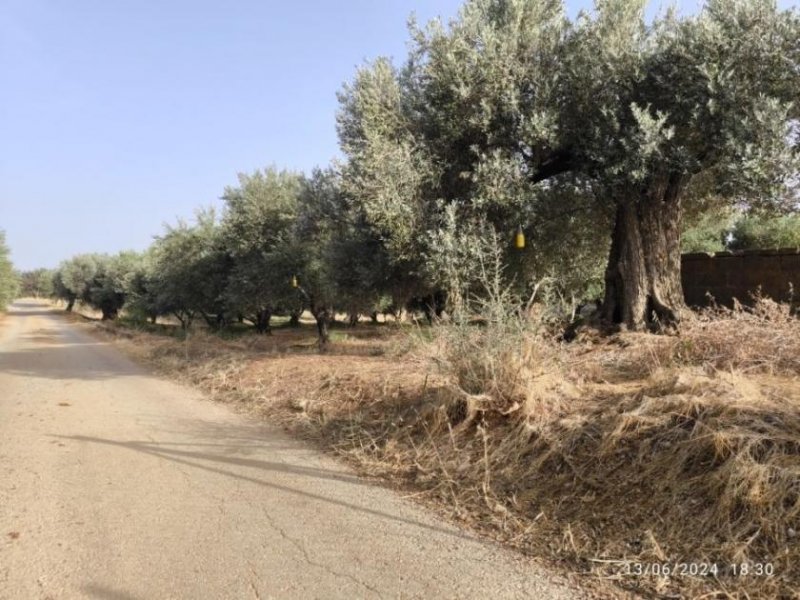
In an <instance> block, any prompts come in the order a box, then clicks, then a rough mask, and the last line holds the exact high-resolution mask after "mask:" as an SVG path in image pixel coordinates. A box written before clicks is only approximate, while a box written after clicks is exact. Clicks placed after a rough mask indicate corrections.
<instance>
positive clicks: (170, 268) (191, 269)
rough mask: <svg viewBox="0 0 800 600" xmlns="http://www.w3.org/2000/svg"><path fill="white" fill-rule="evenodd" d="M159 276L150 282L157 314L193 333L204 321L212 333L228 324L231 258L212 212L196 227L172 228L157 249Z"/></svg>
mask: <svg viewBox="0 0 800 600" xmlns="http://www.w3.org/2000/svg"><path fill="white" fill-rule="evenodd" d="M153 253H154V259H153V260H154V269H153V271H154V274H153V278H152V280H150V282H149V284H148V285H149V286H150V290H151V291H150V292H149V293H151V294H153V297H152V302H153V303H154V305H155V306H157V307H158V312H160V313H162V314H171V315H173V316H174V317H175V318H177V319H178V321H179V322H180V324H181V328H182V329H184V330H188V329H190V328H191V326H192V323H193V322H194V320H195V319H196V318H197V317H198V316H200V317H203V318H204V319H205V320H206V322H207V323H208V325H209V326H210V327H213V328H217V327H219V326H221V325H222V324H223V323H224V321H225V318H226V315H225V312H226V300H225V286H226V284H227V279H228V276H229V272H230V257H229V256H228V254H227V252H226V250H225V248H224V245H223V244H222V238H221V228H220V226H219V224H218V222H217V218H216V215H215V213H214V211H212V210H200V211H198V212H197V215H196V220H195V223H193V224H188V223H186V222H183V221H181V222H179V223H178V224H177V225H176V226H174V227H167V228H166V232H165V233H164V234H163V235H162V236H160V237H158V238H156V241H155V243H154V247H153Z"/></svg>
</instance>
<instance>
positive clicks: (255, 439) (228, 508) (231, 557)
mask: <svg viewBox="0 0 800 600" xmlns="http://www.w3.org/2000/svg"><path fill="white" fill-rule="evenodd" d="M141 339H142V338H140V340H141ZM373 597H377V598H486V597H492V598H531V597H535V598H554V599H563V600H568V599H571V598H575V597H578V598H583V597H586V594H585V593H584V592H583V591H582V590H581V589H580V588H578V587H577V586H576V585H574V584H571V583H569V582H568V581H567V580H566V579H565V578H562V577H557V576H555V575H553V574H552V573H551V572H550V571H549V570H548V569H545V568H544V567H542V566H541V565H540V564H538V563H537V562H536V561H533V560H531V559H529V558H524V557H521V556H519V555H516V554H514V553H512V552H509V551H508V550H506V549H503V548H501V547H499V546H498V545H495V544H488V543H486V542H485V541H482V540H480V539H477V538H476V536H474V535H471V534H469V533H468V532H465V531H463V530H461V529H459V528H457V527H454V526H452V525H451V524H448V523H447V522H446V521H445V520H444V519H441V518H437V517H436V516H435V515H432V514H431V513H430V512H428V511H423V510H420V509H419V507H417V506H415V505H413V504H412V503H411V502H409V501H407V500H403V499H402V498H400V497H399V496H398V495H397V494H394V493H391V492H389V491H387V490H385V489H382V488H380V487H378V486H374V485H369V483H368V482H367V481H365V480H364V479H362V478H359V477H358V476H356V475H355V474H354V473H353V472H352V471H351V470H350V469H349V468H347V467H346V466H345V465H342V464H341V463H340V462H336V461H333V460H331V459H330V458H329V457H325V456H323V455H321V454H320V453H319V452H315V451H314V450H313V449H311V448H309V446H308V445H307V444H304V443H302V442H299V441H298V440H293V439H291V438H290V437H289V436H287V435H285V434H284V433H282V432H281V431H279V430H278V429H277V428H275V427H271V426H269V425H267V424H264V423H262V422H258V421H256V420H253V419H250V418H246V417H244V416H242V415H238V414H236V413H235V412H234V411H231V410H230V409H229V408H228V407H226V406H224V405H221V404H219V403H213V402H211V401H209V400H208V399H207V398H206V397H205V395H203V394H201V393H199V392H198V391H197V390H192V389H191V388H189V387H187V386H183V385H178V384H176V383H175V382H173V381H167V380H166V379H165V378H158V377H154V376H153V375H152V373H150V372H148V370H146V369H143V368H142V367H141V366H140V365H137V364H135V363H134V362H132V361H131V360H129V359H128V358H126V357H125V356H124V355H123V354H122V353H120V352H119V351H117V349H115V348H114V347H113V346H112V345H111V344H110V343H108V342H107V341H104V340H101V339H98V337H97V336H91V335H88V334H87V332H86V331H81V328H80V327H77V326H75V325H73V324H71V323H69V322H68V321H67V320H66V319H63V318H61V316H60V315H58V314H56V313H54V312H53V311H51V310H47V309H46V307H43V306H41V305H40V304H35V303H32V302H18V303H16V304H15V305H14V306H13V307H12V308H11V310H10V313H9V315H8V317H7V318H6V319H5V320H4V322H3V324H2V327H0V599H2V600H16V599H20V600H33V599H40V600H45V599H62V598H63V599H72V598H99V599H117V600H143V599H145V598H159V599H161V598H163V599H168V598H176V599H177V598H192V599H193V598H253V599H255V600H257V599H259V598H343V599H345V598H346V599H348V600H349V599H351V598H373Z"/></svg>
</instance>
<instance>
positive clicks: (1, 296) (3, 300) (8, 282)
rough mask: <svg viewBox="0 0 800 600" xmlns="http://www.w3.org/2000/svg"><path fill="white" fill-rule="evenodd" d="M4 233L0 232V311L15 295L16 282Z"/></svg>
mask: <svg viewBox="0 0 800 600" xmlns="http://www.w3.org/2000/svg"><path fill="white" fill-rule="evenodd" d="M9 254H10V251H9V249H8V246H7V245H6V236H5V233H4V232H2V231H0V310H5V308H6V306H8V303H9V302H11V301H12V300H13V299H14V298H15V297H16V295H17V289H18V281H17V276H16V274H15V273H14V267H13V265H12V264H11V259H10V257H9Z"/></svg>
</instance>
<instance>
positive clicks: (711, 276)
mask: <svg viewBox="0 0 800 600" xmlns="http://www.w3.org/2000/svg"><path fill="white" fill-rule="evenodd" d="M681 262H682V273H681V276H682V280H683V292H684V295H685V296H686V302H687V303H688V304H689V305H690V306H704V305H707V304H708V298H707V296H706V293H707V292H708V293H710V294H711V295H712V296H714V298H715V299H716V301H717V302H718V303H719V304H724V305H726V306H731V304H732V301H733V298H736V299H738V300H739V301H740V302H741V303H743V304H747V303H748V301H749V295H750V293H752V292H754V291H755V290H756V289H758V288H759V286H760V288H761V291H762V293H763V294H764V295H766V296H769V297H771V298H773V299H775V300H780V301H788V300H789V289H790V284H791V285H793V286H794V290H795V294H794V300H795V302H797V300H798V299H800V249H781V250H739V251H734V252H716V253H713V254H706V253H698V254H684V255H683V256H682V261H681Z"/></svg>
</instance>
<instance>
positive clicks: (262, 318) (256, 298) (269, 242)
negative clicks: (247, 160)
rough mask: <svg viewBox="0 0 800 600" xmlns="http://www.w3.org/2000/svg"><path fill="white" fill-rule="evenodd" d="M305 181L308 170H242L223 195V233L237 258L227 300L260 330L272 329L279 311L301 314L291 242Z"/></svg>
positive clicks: (295, 260) (229, 250)
mask: <svg viewBox="0 0 800 600" xmlns="http://www.w3.org/2000/svg"><path fill="white" fill-rule="evenodd" d="M302 186H303V177H302V175H300V174H298V173H292V172H289V171H278V170H277V169H275V168H272V167H270V168H267V169H265V170H263V171H256V172H255V173H253V174H250V175H245V174H240V175H239V185H238V186H237V187H229V188H227V189H226V190H225V194H224V195H223V197H222V198H223V200H224V201H225V214H224V217H223V221H222V237H223V240H224V245H225V248H226V249H227V250H228V252H229V253H230V257H231V263H232V267H231V274H230V278H229V281H228V284H227V289H226V291H225V294H226V298H227V302H228V303H229V305H230V307H231V308H232V310H234V311H236V312H237V313H239V314H241V315H243V316H244V317H245V318H246V319H248V320H250V321H251V322H252V323H253V325H254V326H255V328H256V330H257V331H258V332H259V333H269V332H270V321H271V318H272V316H273V315H274V314H275V313H276V312H278V311H286V312H290V313H292V314H295V315H298V316H299V313H298V310H300V307H301V305H300V303H299V301H298V299H297V297H296V294H295V293H294V290H293V289H292V288H291V286H290V281H291V278H292V276H293V275H294V273H295V271H296V270H297V258H296V257H293V255H292V254H293V253H292V250H291V248H290V246H292V244H293V241H292V235H293V231H294V227H295V222H296V219H297V203H298V198H299V195H300V192H301V189H302Z"/></svg>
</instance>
